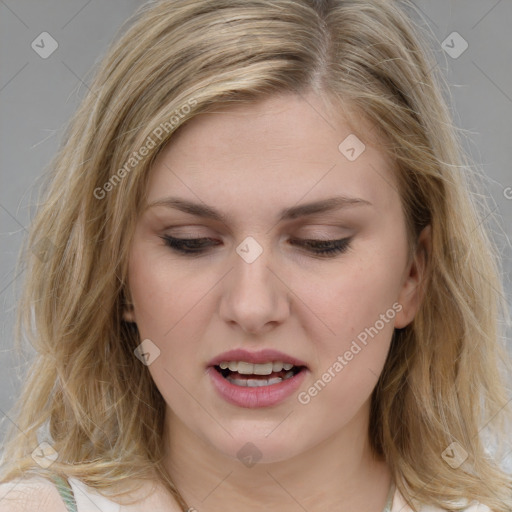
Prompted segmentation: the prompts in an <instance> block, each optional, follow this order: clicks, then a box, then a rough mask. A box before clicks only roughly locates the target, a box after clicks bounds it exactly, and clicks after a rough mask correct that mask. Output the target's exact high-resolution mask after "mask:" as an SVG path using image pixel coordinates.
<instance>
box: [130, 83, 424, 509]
mask: <svg viewBox="0 0 512 512" xmlns="http://www.w3.org/2000/svg"><path fill="white" fill-rule="evenodd" d="M370 129H371V126H369V125H367V124H365V122H364V121H360V122H358V127H357V136H358V137H359V139H361V140H362V141H364V143H365V144H366V149H365V150H364V151H363V153H362V154H361V155H360V156H359V157H358V158H357V159H356V160H355V161H349V160H348V159H347V158H346V157H345V156H344V155H343V154H342V153H341V152H340V151H339V150H338V145H339V144H340V142H341V141H343V140H344V139H345V138H346V137H347V136H348V135H349V134H351V133H354V129H353V126H352V127H351V126H349V125H348V123H347V121H346V120H345V118H343V117H342V116H341V115H340V114H339V113H337V114H336V117H334V114H333V113H332V110H328V109H327V108H326V105H325V103H323V101H322V100H321V98H320V97H318V96H315V95H314V94H313V93H310V94H308V95H305V96H303V97H300V96H296V95H291V94H290V95H280V96H274V97H272V98H270V99H265V100H261V101H259V102H257V103H253V104H251V105H241V106H240V107H236V108H230V109H224V110H218V111H216V112H215V113H209V114H205V115H201V116H198V117H196V118H194V119H193V120H192V121H191V122H190V123H189V124H188V125H187V126H185V127H184V128H183V129H182V130H180V132H178V133H177V134H176V136H175V137H174V138H173V141H172V142H171V143H170V144H169V145H168V147H167V148H165V149H164V151H163V152H162V153H161V154H160V155H159V157H158V158H157V160H156V162H155V164H154V165H153V167H152V169H151V172H150V176H149V183H148V195H147V203H148V204H149V203H151V202H153V201H155V200H157V199H161V198H164V197H166V196H170V195H172V196H177V197H181V198H183V199H187V200H191V201H195V202H203V203H206V204H208V205H211V206H213V207H214V208H216V209H218V210H220V211H221V212H223V213H224V214H225V215H227V216H228V222H227V223H225V224H224V223H221V222H218V221H213V220H210V219H205V218H201V217H197V216H194V215H191V214H188V213H184V212H181V211H178V210H176V209H171V208H167V207H164V206H155V207H151V208H148V209H146V210H145V211H144V212H143V214H142V215H141V216H140V219H139V221H138V224H137V226H136V230H135V234H134V237H133V242H132V246H131V250H130V255H129V258H130V259H129V276H128V278H129V288H130V293H131V296H132V300H133V308H132V309H130V310H126V311H125V320H127V321H132V322H135V323H136V324H137V326H138V330H139V332H140V336H141V339H146V338H149V339H150V340H151V341H152V342H153V343H154V344H155V345H156V346H158V348H159V350H160V355H159V357H157V358H156V359H155V360H154V362H152V363H151V364H150V365H149V366H148V369H149V371H150V373H151V376H152V378H153V380H154V382H155V384H156V386H157V387H158V389H159V390H160V392H161V394H162V396H163V398H164V399H165V402H166V403H167V410H166V422H165V425H166V429H165V432H166V436H165V443H164V446H163V450H164V453H165V464H166V468H167V470H168V471H169V474H170V475H171V477H172V478H173V480H174V482H175V483H176V485H177V487H178V489H179V490H180V492H181V494H182V495H183V497H184V498H185V499H186V501H187V503H188V504H189V506H191V507H192V506H193V507H195V508H196V509H197V510H198V511H199V512H210V511H218V510H223V511H227V512H229V511H232V510H233V511H235V510H236V511H239V510H244V511H247V512H252V511H256V510H258V511H259V510H262V509H263V508H265V509H270V510H276V511H277V510H279V511H280V512H288V511H289V512H292V511H294V512H295V511H297V510H299V508H300V507H303V509H305V510H308V511H320V510H337V511H346V512H348V511H353V510H357V511H360V512H380V511H381V510H382V508H383V507H384V503H385V501H386V496H387V493H388V490H389V486H390V483H391V475H390V472H389V469H388V467H387V465H386V464H385V462H384V461H382V460H379V459H377V458H375V457H374V456H372V453H371V451H370V448H369V442H368V435H367V430H368V421H369V405H370V395H371V392H372V390H373V389H374V387H375V385H376V383H377V380H378V377H379V375H380V373H381V371H382V369H383V366H384V362H385V358H386V355H387V353H388V350H389V346H390V342H391V337H392V334H393V329H394V328H401V327H404V326H406V325H407V324H409V323H410V322H411V321H412V319H413V318H414V315H415V314H416V312H417V309H418V307H419V304H420V301H421V295H420V291H419V288H420V287H419V286H418V285H419V284H420V282H421V280H422V278H423V275H424V268H425V256H424V255H425V252H424V249H428V243H429V230H428V228H427V229H425V230H424V231H423V232H422V234H421V237H420V242H419V245H418V250H417V251H416V253H415V254H414V257H413V258H412V259H410V258H409V255H408V250H407V237H406V225H405V218H404V215H403V212H402V208H401V203H400V197H399V195H398V192H397V187H396V182H395V178H394V174H393V162H391V161H390V160H388V159H387V157H386V156H385V155H384V154H383V153H382V152H380V151H379V150H378V149H377V148H376V147H374V146H373V145H372V144H371V143H370V141H369V139H368V140H365V137H364V134H365V133H369V132H368V130H370ZM329 170H330V171H329ZM336 194H343V195H347V196H354V197H358V198H362V199H364V200H366V201H368V202H370V203H371V205H357V206H350V207H346V208H343V209H340V210H337V211H332V212H329V213H321V214H317V215H315V216H312V217H301V218H297V219H294V220H291V221H285V222H277V216H278V214H279V212H280V211H281V210H282V209H284V208H286V207H290V206H294V205H296V204H297V203H300V204H302V203H308V202H312V201H315V200H319V199H324V198H327V197H332V196H333V195H336ZM164 234H169V235H173V236H176V237H190V238H200V237H211V238H213V239H214V240H216V241H218V242H219V245H214V246H211V247H210V248H209V249H207V251H206V252H205V253H204V254H203V255H201V256H196V257H188V256H184V255H180V254H179V253H176V252H174V251H173V250H172V249H171V248H170V247H168V246H167V245H166V244H165V242H164V241H163V240H162V238H161V236H163V235H164ZM247 236H252V237H253V238H254V239H256V241H257V242H258V243H259V245H260V246H261V248H262V249H263V253H262V254H261V255H260V256H259V257H258V258H257V259H256V260H255V261H254V262H252V263H250V264H249V263H247V262H246V261H244V260H243V259H242V258H241V257H240V256H239V255H238V254H237V252H236V251H235V249H236V248H237V246H238V245H239V244H240V243H241V242H242V240H244V239H245V238H246V237H247ZM349 236H350V237H352V241H351V243H350V246H349V249H348V250H347V251H346V252H344V253H341V254H337V255H335V256H334V257H328V258H325V257H324V258H322V257H319V256H315V255H314V254H313V253H311V252H308V249H307V248H304V247H300V246H298V245H291V244H290V243H289V241H288V240H290V239H292V238H309V239H339V238H344V237H349ZM228 271H229V272H228ZM394 303H398V304H400V305H401V306H402V309H401V311H400V312H399V313H397V314H396V316H395V317H394V318H393V319H392V320H391V321H389V322H388V323H385V326H384V328H382V329H381V330H380V331H379V332H378V335H376V336H374V337H373V338H371V339H370V341H369V342H368V344H367V345H366V346H365V347H364V348H363V349H362V350H361V351H360V352H359V353H358V354H357V355H356V356H355V357H354V358H353V359H352V360H351V361H349V362H348V364H347V365H346V366H345V367H344V368H343V370H342V371H341V372H339V373H337V374H336V377H335V378H333V379H332V380H331V382H329V383H328V384H327V385H326V386H325V387H324V389H323V390H322V391H321V392H320V393H318V394H317V396H315V397H314V398H313V399H312V400H311V401H310V402H309V403H308V404H307V405H303V404H301V403H299V402H298V400H297V393H294V394H292V396H291V397H289V398H287V399H286V400H285V401H284V402H282V403H280V404H278V405H276V406H272V407H265V408H260V409H248V408H241V407H238V406H235V405H232V404H229V403H227V402H225V401H224V400H223V399H222V398H221V397H220V396H219V395H218V394H217V393H216V391H215V389H214V388H213V387H212V384H211V382H210V378H209V376H208V374H207V373H206V371H205V369H206V366H207V363H208V362H209V361H210V360H211V359H212V358H213V357H214V356H217V355H218V354H220V353H222V352H224V351H227V350H230V349H233V348H245V349H247V350H249V351H258V350H261V349H263V348H274V349H277V350H280V351H282V352H285V353H287V354H291V355H294V356H296V357H298V358H300V359H302V360H303V361H305V362H306V363H307V365H308V369H309V373H308V374H307V375H306V379H305V381H304V384H303V385H302V386H301V388H300V389H299V392H300V391H304V390H307V389H308V388H309V387H311V386H312V385H313V383H314V382H315V381H317V380H318V379H319V378H321V376H322V374H323V373H324V372H326V371H327V370H328V368H329V367H332V365H333V363H334V362H335V361H336V360H337V358H338V356H339V355H343V354H344V353H345V352H346V351H347V350H348V349H349V348H350V344H351V342H352V340H354V339H355V338H356V336H357V335H358V334H359V333H361V332H362V331H364V329H365V328H368V327H370V326H373V325H374V324H375V322H376V321H377V320H378V319H379V318H380V315H381V314H383V313H385V312H386V310H388V309H389V308H391V307H392V305H393V304H394ZM247 442H250V443H253V444H254V445H255V446H256V447H257V448H258V450H259V452H260V453H261V459H260V460H259V461H258V463H256V464H255V465H254V466H252V467H246V466H245V465H244V464H242V463H241V461H240V460H239V459H238V458H237V452H238V451H239V450H240V449H241V448H242V447H243V446H244V445H245V444H246V443H247ZM369 489H371V490H372V491H371V492H368V490H369Z"/></svg>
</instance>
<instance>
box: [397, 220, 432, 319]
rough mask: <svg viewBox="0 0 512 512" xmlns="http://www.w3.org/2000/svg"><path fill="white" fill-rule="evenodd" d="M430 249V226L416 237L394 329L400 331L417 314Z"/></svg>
mask: <svg viewBox="0 0 512 512" xmlns="http://www.w3.org/2000/svg"><path fill="white" fill-rule="evenodd" d="M431 248H432V229H431V226H430V224H429V225H428V226H426V227H425V228H423V230H422V231H421V233H420V236H419V237H418V243H417V245H416V250H415V254H414V255H413V257H412V260H411V262H410V263H409V264H408V266H407V269H406V272H405V274H404V280H403V283H402V288H401V290H400V295H399V297H398V303H399V304H401V305H402V310H401V311H400V312H399V313H398V314H397V315H396V317H395V328H397V329H401V328H403V327H406V326H407V325H408V324H410V323H411V322H412V321H413V319H414V317H415V315H416V313H417V312H418V310H419V308H420V305H421V302H422V300H423V296H424V291H425V287H424V286H423V285H424V284H425V278H426V274H427V264H428V260H429V258H430V254H431Z"/></svg>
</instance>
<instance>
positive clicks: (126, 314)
mask: <svg viewBox="0 0 512 512" xmlns="http://www.w3.org/2000/svg"><path fill="white" fill-rule="evenodd" d="M123 320H124V321H125V322H133V323H135V311H134V310H133V304H129V305H126V306H124V307H123Z"/></svg>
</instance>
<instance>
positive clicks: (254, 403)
mask: <svg viewBox="0 0 512 512" xmlns="http://www.w3.org/2000/svg"><path fill="white" fill-rule="evenodd" d="M277 359H279V358H277ZM235 360H236V359H235ZM279 360H282V359H279ZM267 361H268V359H267ZM247 362H249V361H247ZM307 372H308V370H306V369H303V370H301V371H300V372H299V373H297V375H295V376H293V377H291V378H289V379H286V380H283V381H281V382H279V383H278V384H271V385H270V386H262V387H255V388H249V387H242V386H237V385H236V384H232V383H231V382H229V381H228V380H227V379H225V378H224V377H223V376H222V375H221V374H220V373H219V372H218V371H217V370H216V369H215V368H214V367H213V366H210V367H209V368H208V369H207V370H206V373H208V374H209V376H210V379H211V383H212V385H213V387H214V388H215V390H216V391H217V393H218V394H219V395H220V396H221V397H222V398H223V399H224V400H226V402H229V403H230V404H233V405H237V406H238V407H245V408H248V409H256V408H259V407H269V406H271V405H277V404H278V403H279V402H282V401H283V400H285V399H286V398H288V397H289V396H290V395H292V394H293V393H294V392H295V391H296V390H297V388H298V387H299V386H300V385H301V384H302V383H303V382H304V379H305V377H306V373H307Z"/></svg>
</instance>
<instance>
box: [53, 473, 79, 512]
mask: <svg viewBox="0 0 512 512" xmlns="http://www.w3.org/2000/svg"><path fill="white" fill-rule="evenodd" d="M52 480H53V481H54V482H55V485H56V486H57V490H58V491H59V494H60V495H61V497H62V499H63V500H64V503H65V504H66V508H67V509H68V511H69V512H77V509H76V501H75V496H74V494H73V489H72V488H71V485H70V484H69V482H68V480H67V479H66V478H62V477H61V476H59V475H52Z"/></svg>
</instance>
